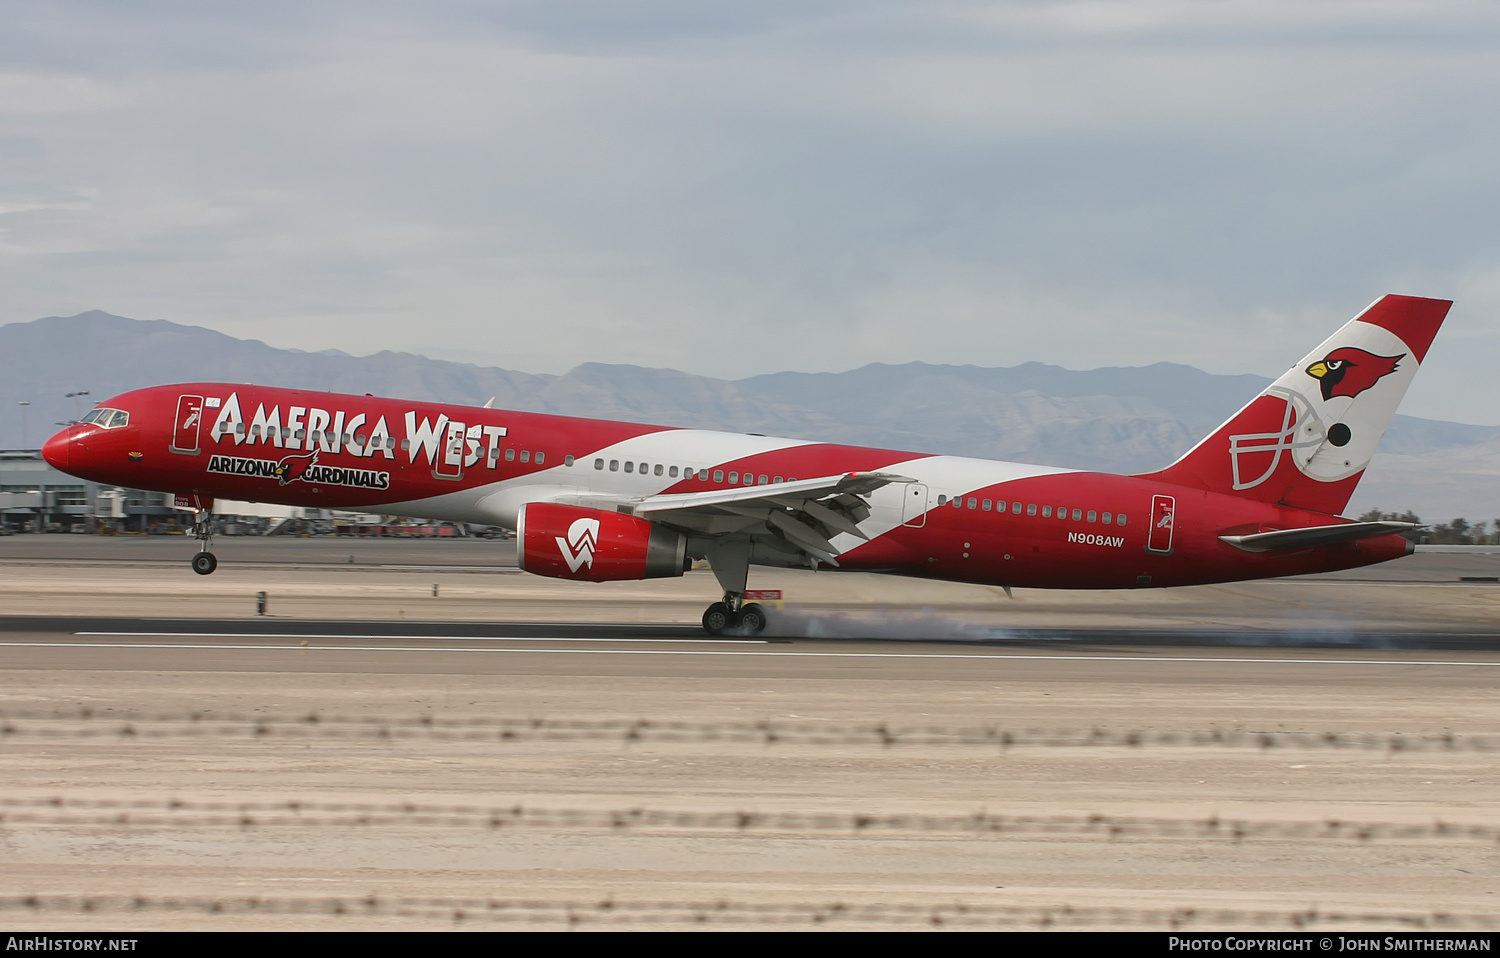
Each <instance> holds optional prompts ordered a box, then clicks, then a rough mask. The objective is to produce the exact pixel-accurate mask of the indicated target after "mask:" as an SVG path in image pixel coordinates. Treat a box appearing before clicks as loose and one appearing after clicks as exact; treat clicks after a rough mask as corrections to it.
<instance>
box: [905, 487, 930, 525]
mask: <svg viewBox="0 0 1500 958" xmlns="http://www.w3.org/2000/svg"><path fill="white" fill-rule="evenodd" d="M901 524H902V525H903V526H906V527H908V528H911V529H920V528H922V527H923V526H925V525H927V486H925V485H923V484H922V483H920V482H913V483H910V484H908V485H907V486H906V489H905V491H904V492H902V493H901Z"/></svg>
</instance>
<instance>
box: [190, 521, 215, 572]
mask: <svg viewBox="0 0 1500 958" xmlns="http://www.w3.org/2000/svg"><path fill="white" fill-rule="evenodd" d="M193 538H194V539H197V540H198V541H199V542H201V543H203V545H202V547H201V548H200V549H199V550H198V552H197V554H195V555H194V556H193V571H194V572H196V573H198V574H199V575H211V574H212V573H213V571H214V570H215V569H217V568H218V567H219V560H218V557H216V556H215V555H214V554H213V553H212V552H209V551H208V549H209V546H211V545H213V542H214V511H213V510H212V509H195V510H193Z"/></svg>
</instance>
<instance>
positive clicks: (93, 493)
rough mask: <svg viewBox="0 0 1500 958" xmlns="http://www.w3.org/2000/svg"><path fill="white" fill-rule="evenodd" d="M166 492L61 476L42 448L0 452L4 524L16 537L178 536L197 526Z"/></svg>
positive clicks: (0, 508)
mask: <svg viewBox="0 0 1500 958" xmlns="http://www.w3.org/2000/svg"><path fill="white" fill-rule="evenodd" d="M192 516H193V514H192V511H191V510H186V511H185V510H182V509H176V508H173V506H172V497H171V496H170V495H167V494H166V493H162V492H142V491H140V490H138V489H120V488H117V487H114V486H105V485H100V484H99V483H97V482H89V481H87V480H84V479H79V478H77V477H76V476H70V475H68V474H67V473H65V472H59V471H58V470H57V469H54V468H53V467H52V466H51V464H49V463H47V462H46V461H45V460H43V459H42V453H41V450H38V449H0V525H3V526H4V527H5V528H6V529H7V530H8V531H10V532H68V531H72V530H73V529H74V527H77V531H97V530H99V529H100V528H101V526H103V527H110V528H114V529H115V530H116V531H119V532H151V531H160V532H164V533H165V532H175V531H179V530H181V529H185V528H187V527H188V526H190V525H192V521H193V519H192Z"/></svg>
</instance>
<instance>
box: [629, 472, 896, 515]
mask: <svg viewBox="0 0 1500 958" xmlns="http://www.w3.org/2000/svg"><path fill="white" fill-rule="evenodd" d="M916 481H917V480H915V479H910V478H908V477H906V476H897V475H894V474H892V473H888V472H849V473H845V474H843V475H839V476H823V477H821V478H818V479H798V480H797V481H795V482H773V483H769V484H767V485H764V486H738V487H735V488H732V489H710V490H709V491H707V492H678V493H671V494H668V495H661V496H649V497H647V498H645V499H643V500H641V501H640V502H638V503H635V504H634V509H635V513H636V514H637V515H641V516H647V515H651V514H653V513H665V512H675V511H679V510H692V509H704V508H709V507H712V506H723V505H745V504H748V503H752V502H759V501H765V502H767V503H770V502H771V501H772V500H777V499H781V500H807V499H821V498H823V497H824V496H830V495H835V494H838V493H852V494H854V495H856V496H863V495H867V494H869V493H871V492H874V491H875V490H876V489H879V488H880V487H881V486H886V485H890V484H891V483H893V482H916Z"/></svg>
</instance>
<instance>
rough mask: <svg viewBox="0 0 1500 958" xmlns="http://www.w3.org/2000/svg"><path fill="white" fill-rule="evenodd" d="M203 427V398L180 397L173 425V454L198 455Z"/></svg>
mask: <svg viewBox="0 0 1500 958" xmlns="http://www.w3.org/2000/svg"><path fill="white" fill-rule="evenodd" d="M202 425H203V397H202V396H178V397H177V419H176V420H175V421H174V422H173V423H172V445H171V446H170V447H169V448H170V449H171V450H172V451H173V452H178V453H182V454H183V455H189V456H196V455H197V454H198V430H199V429H200V428H201V427H202Z"/></svg>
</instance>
